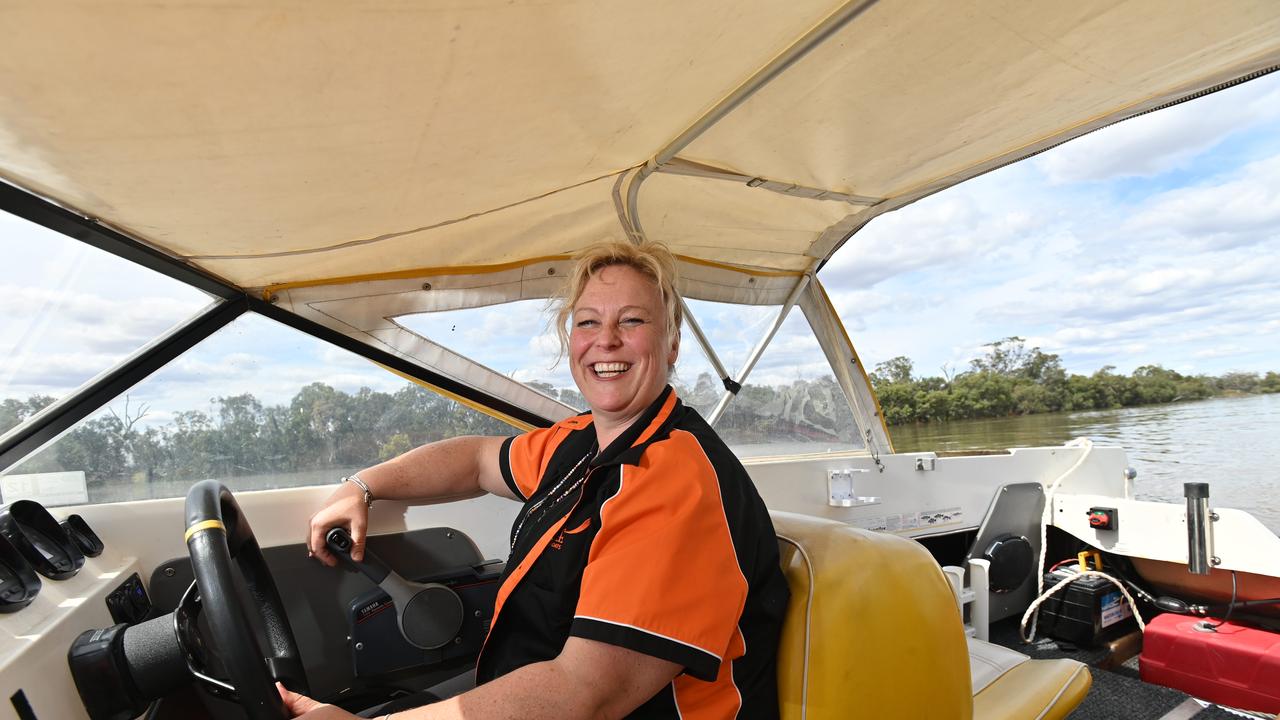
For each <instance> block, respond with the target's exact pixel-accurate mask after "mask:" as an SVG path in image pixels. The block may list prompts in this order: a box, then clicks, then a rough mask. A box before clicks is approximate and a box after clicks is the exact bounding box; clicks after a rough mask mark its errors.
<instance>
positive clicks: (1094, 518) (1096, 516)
mask: <svg viewBox="0 0 1280 720" xmlns="http://www.w3.org/2000/svg"><path fill="white" fill-rule="evenodd" d="M1089 527H1091V528H1093V529H1094V530H1116V529H1119V527H1120V518H1119V512H1118V511H1117V510H1116V509H1115V508H1107V507H1092V508H1089Z"/></svg>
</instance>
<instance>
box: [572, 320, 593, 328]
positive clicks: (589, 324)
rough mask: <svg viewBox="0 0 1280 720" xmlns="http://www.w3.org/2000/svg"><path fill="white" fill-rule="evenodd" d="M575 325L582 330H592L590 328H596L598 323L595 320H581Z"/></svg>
mask: <svg viewBox="0 0 1280 720" xmlns="http://www.w3.org/2000/svg"><path fill="white" fill-rule="evenodd" d="M574 325H575V327H580V328H590V327H595V326H596V321H595V320H579V321H578V322H576V323H574Z"/></svg>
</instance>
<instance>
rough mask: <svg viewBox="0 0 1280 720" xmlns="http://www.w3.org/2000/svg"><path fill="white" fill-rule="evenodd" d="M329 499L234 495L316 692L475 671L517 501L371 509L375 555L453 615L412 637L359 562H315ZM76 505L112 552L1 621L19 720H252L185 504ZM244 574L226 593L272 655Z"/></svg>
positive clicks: (433, 611)
mask: <svg viewBox="0 0 1280 720" xmlns="http://www.w3.org/2000/svg"><path fill="white" fill-rule="evenodd" d="M331 491H332V487H327V486H322V487H311V488H295V489H288V490H272V491H260V492H245V493H238V494H236V496H235V497H236V500H237V501H238V503H239V505H240V507H241V509H242V510H243V516H244V518H245V519H246V520H247V522H248V524H249V525H250V526H251V527H252V530H253V531H254V534H255V535H256V540H257V544H259V545H260V546H261V558H262V560H263V561H264V562H265V565H266V567H267V568H268V570H269V574H270V577H271V578H273V579H274V584H275V586H276V588H277V589H278V594H279V600H280V602H281V603H282V605H283V612H284V614H285V616H286V617H287V623H288V627H289V628H290V629H291V631H292V636H293V639H294V641H295V642H296V650H297V657H298V658H299V659H300V661H301V666H302V673H303V675H304V677H305V682H306V687H308V688H309V690H310V692H311V694H312V695H313V696H315V697H317V698H318V699H322V700H325V701H327V702H334V703H336V704H341V705H343V706H345V707H348V708H349V709H361V708H364V707H369V706H372V705H375V704H377V703H378V702H381V701H385V700H388V699H391V698H393V697H396V696H399V695H403V694H406V693H409V692H415V691H418V690H421V689H423V688H426V687H429V686H431V685H434V684H436V683H438V682H441V681H444V680H446V679H449V678H451V677H454V676H457V675H460V674H463V673H466V672H469V671H470V669H471V668H472V667H474V661H475V657H476V655H477V654H478V652H479V649H480V646H481V644H482V643H483V640H484V637H485V635H486V633H487V630H488V623H489V620H490V618H489V614H490V613H491V612H492V607H493V596H494V594H495V593H496V590H497V584H498V577H499V575H500V573H501V569H502V562H501V561H500V560H495V559H494V558H497V557H503V556H505V553H503V552H501V550H503V549H505V548H504V546H503V545H504V543H505V538H504V537H503V536H502V531H501V530H500V529H499V528H502V527H503V526H504V525H505V526H506V527H507V528H509V527H510V525H509V521H508V520H504V519H502V518H503V516H506V515H514V511H515V509H516V508H515V505H514V504H513V503H508V502H505V501H502V500H500V499H497V498H476V499H473V500H468V501H464V502H461V503H450V504H448V505H435V506H413V507H410V506H405V505H401V504H398V503H391V502H384V503H379V504H378V506H377V507H375V509H374V511H373V513H372V515H371V518H370V524H371V527H370V538H369V543H368V554H369V556H371V557H376V558H378V559H379V560H381V561H382V562H383V563H384V564H385V566H386V567H387V568H388V569H390V570H391V571H392V572H391V573H390V574H391V575H393V576H397V577H400V578H401V579H403V580H405V581H407V582H408V583H409V584H410V586H411V587H413V588H419V589H421V588H427V589H429V590H430V592H429V593H427V594H424V595H423V597H424V598H427V597H429V598H430V602H426V603H423V605H424V609H425V610H426V611H427V613H426V614H425V616H426V617H428V619H430V618H431V617H436V618H439V617H444V618H445V620H444V621H443V622H437V623H435V624H434V625H432V627H431V628H430V630H429V631H427V632H417V633H416V634H415V630H414V625H413V622H414V621H413V619H412V618H411V617H401V615H400V614H398V613H397V612H396V605H397V603H394V602H393V601H392V598H391V595H393V594H394V593H391V594H390V595H389V594H388V592H387V590H386V583H383V585H382V586H380V585H379V584H377V583H375V582H374V580H372V579H371V578H370V577H369V576H368V575H366V574H365V573H362V572H360V571H358V570H357V569H356V568H355V567H354V566H351V565H349V564H342V565H340V566H339V567H337V568H330V567H326V566H324V565H322V564H320V563H319V562H317V561H315V560H314V559H311V558H309V557H308V553H307V549H306V546H305V545H304V544H303V542H302V540H303V538H304V536H305V529H306V523H307V519H308V517H309V516H310V514H311V513H312V512H314V510H315V508H316V507H318V505H319V504H320V503H321V502H322V500H323V499H324V497H325V496H327V495H328V494H329V492H331ZM74 510H75V511H76V513H77V514H78V515H80V516H81V521H82V522H83V524H84V525H85V526H86V527H89V528H92V529H93V530H94V531H95V533H96V535H97V537H98V538H99V539H100V540H101V545H102V548H101V552H100V553H99V554H98V555H97V556H95V557H88V556H85V557H83V559H82V560H81V561H80V563H81V564H80V566H79V567H78V569H77V570H76V571H74V572H71V573H68V574H65V576H63V577H62V579H58V580H54V579H51V578H49V577H45V576H41V577H40V578H39V581H40V588H39V592H38V593H37V594H36V595H34V597H32V598H30V600H29V602H28V603H27V604H26V605H25V607H21V608H20V609H17V610H16V611H14V612H7V613H4V614H0V638H2V640H3V641H2V642H0V692H2V693H3V699H7V701H8V703H9V704H10V705H11V706H12V708H13V712H14V713H16V717H18V718H22V720H30V719H32V718H37V719H44V720H48V719H49V718H59V719H63V718H94V717H137V716H141V715H144V714H145V715H146V716H147V717H149V718H179V717H181V718H200V717H210V718H223V717H226V718H241V717H244V713H243V711H242V710H241V708H240V706H239V705H238V704H237V700H238V699H239V698H238V694H237V693H236V692H235V691H234V690H230V691H228V688H227V687H226V686H229V685H232V683H230V682H228V681H229V678H230V677H231V675H232V673H230V672H229V671H230V668H228V667H226V666H225V665H224V664H223V662H222V660H221V658H223V657H225V656H226V655H227V654H228V653H229V652H231V650H232V649H233V648H231V647H230V646H231V645H232V643H231V642H230V641H229V640H228V639H227V633H226V632H223V631H220V630H217V629H215V628H214V625H213V616H214V613H213V612H212V608H211V607H210V605H211V604H212V603H215V602H217V599H216V597H215V596H214V595H215V594H214V593H201V592H200V591H199V590H192V588H193V583H192V580H193V577H194V575H195V568H193V564H192V558H191V556H190V554H189V553H188V550H187V547H186V543H185V542H184V532H185V528H184V521H183V519H184V503H183V499H182V498H173V499H166V500H153V501H143V502H135V503H124V504H115V505H104V506H84V507H80V508H74ZM66 514H68V515H69V514H70V513H66ZM53 515H55V516H58V515H63V513H62V512H60V510H59V509H54V510H53ZM480 518H484V519H485V520H486V522H483V523H481V522H477V520H479V519H480ZM495 518H497V519H498V520H499V521H497V522H495ZM461 527H467V528H479V529H480V531H479V533H478V536H476V535H469V534H467V533H465V532H463V531H462V530H460V529H459V528H461ZM46 554H47V553H46ZM6 565H7V564H6ZM234 578H235V579H234V581H233V582H232V583H231V585H233V587H231V588H228V589H227V593H226V594H227V596H228V597H229V598H231V600H232V601H233V604H239V605H240V606H241V607H243V608H247V609H249V611H247V612H245V613H244V616H245V617H247V618H248V621H249V625H251V626H253V630H254V632H255V633H256V634H257V636H258V640H259V644H260V646H261V647H263V648H267V647H269V645H270V642H271V639H272V638H271V633H272V632H273V630H272V629H271V628H270V627H269V622H267V623H264V622H263V621H262V620H261V619H260V618H259V613H257V612H253V611H252V610H253V609H254V608H255V607H256V605H257V604H258V602H259V599H258V594H257V592H256V591H255V589H254V588H252V587H250V585H252V580H250V581H248V582H246V581H245V579H244V578H245V575H242V574H240V573H236V574H235V575H234ZM3 590H4V588H0V591H3ZM201 596H202V597H201ZM201 604H203V606H204V607H203V609H204V610H205V612H201V609H202V608H201ZM399 605H401V606H404V605H412V604H410V603H404V602H401V603H399ZM267 615H269V613H267ZM73 648H74V650H73ZM266 654H268V655H269V654H271V652H270V651H269V650H268V651H266ZM268 662H269V663H270V661H268ZM73 667H75V671H73ZM193 678H196V679H195V680H193ZM86 703H87V704H88V705H89V706H91V707H92V708H93V710H92V711H90V710H89V709H87V708H86Z"/></svg>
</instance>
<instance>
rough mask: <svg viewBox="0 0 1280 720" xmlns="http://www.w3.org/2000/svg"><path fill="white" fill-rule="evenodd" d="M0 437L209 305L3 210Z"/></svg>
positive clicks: (165, 280)
mask: <svg viewBox="0 0 1280 720" xmlns="http://www.w3.org/2000/svg"><path fill="white" fill-rule="evenodd" d="M0 257H3V258H4V264H3V267H0V434H3V433H4V432H6V431H8V430H10V429H12V428H14V427H16V426H17V425H19V424H21V423H22V421H24V420H25V419H26V418H28V417H30V416H31V415H32V414H34V413H35V412H37V411H39V410H40V409H41V408H43V407H45V406H46V405H49V404H50V403H52V402H54V401H55V400H58V399H60V398H62V397H64V396H66V395H67V394H69V393H70V392H71V391H72V390H74V389H75V388H77V387H79V386H80V385H82V384H84V383H85V382H86V381H88V380H90V379H91V378H93V377H94V376H96V375H98V374H99V373H102V372H103V371H105V370H108V369H110V368H111V367H113V366H115V365H116V364H117V363H119V362H120V361H121V360H123V359H124V358H126V357H128V356H129V355H131V354H132V353H134V352H135V351H137V350H138V349H139V348H141V347H143V346H144V345H146V344H147V343H148V342H150V341H151V340H153V339H155V338H157V337H159V336H161V335H163V334H164V333H165V332H167V331H168V330H170V329H171V328H173V327H174V326H175V325H177V324H178V323H180V322H182V321H183V320H185V319H187V318H190V317H192V316H193V315H195V314H196V313H198V312H199V311H200V309H201V308H203V307H205V306H207V305H208V304H209V302H210V297H209V296H208V295H206V294H204V293H203V292H200V291H199V290H196V289H195V288H192V287H190V286H188V285H184V284H183V283H180V282H178V281H177V280H174V279H172V278H169V277H166V276H164V275H161V274H160V273H157V272H155V271H152V270H148V269H146V268H144V267H141V266H139V265H135V264H133V263H131V262H128V261H126V260H122V259H120V258H118V257H115V256H114V255H111V254H109V253H106V252H103V251H101V250H98V249H97V248H94V247H91V246H89V245H87V244H85V243H82V242H78V241H76V240H72V239H71V238H68V237H66V236H64V235H62V234H60V233H57V232H54V231H52V230H49V229H46V228H44V227H41V226H39V225H36V224H34V223H31V222H28V221H26V220H23V219H21V218H18V217H15V216H13V215H10V214H8V213H5V212H0Z"/></svg>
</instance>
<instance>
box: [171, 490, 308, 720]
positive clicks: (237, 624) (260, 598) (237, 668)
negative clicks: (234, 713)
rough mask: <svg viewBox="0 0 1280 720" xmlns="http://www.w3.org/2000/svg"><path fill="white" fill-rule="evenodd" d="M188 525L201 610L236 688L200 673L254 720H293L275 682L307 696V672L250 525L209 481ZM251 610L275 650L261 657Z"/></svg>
mask: <svg viewBox="0 0 1280 720" xmlns="http://www.w3.org/2000/svg"><path fill="white" fill-rule="evenodd" d="M186 527H187V532H186V541H187V551H188V552H189V553H190V555H191V567H192V570H193V571H194V572H195V585H196V587H197V588H198V589H199V596H200V603H201V605H202V610H201V612H203V613H204V615H205V617H206V619H207V622H208V627H209V630H210V633H211V634H212V635H213V636H214V637H216V638H217V645H218V650H219V653H218V655H219V657H220V659H221V660H222V664H223V665H224V666H225V668H226V671H227V674H228V675H230V679H231V685H230V686H227V685H226V684H225V683H219V682H218V681H215V680H213V679H212V678H208V677H203V676H202V675H200V674H197V676H198V677H200V679H201V680H203V681H205V682H206V683H207V684H209V685H210V688H211V689H213V690H215V692H219V693H220V694H221V693H225V691H228V690H230V691H232V692H233V693H234V695H235V697H236V699H237V700H238V702H239V703H240V705H241V706H243V707H244V710H245V713H246V714H247V716H248V717H249V718H250V720H281V718H288V717H290V715H289V712H288V710H287V709H286V708H285V706H284V702H283V701H282V700H281V699H280V694H279V693H278V692H276V688H275V682H276V681H277V680H279V681H280V682H282V683H284V684H285V686H286V687H288V688H289V689H291V690H294V691H296V692H301V693H304V694H305V693H307V692H308V689H307V682H306V674H305V671H304V670H303V667H302V661H301V660H300V658H299V655H298V644H297V642H296V641H295V640H294V637H293V630H292V628H290V627H289V620H288V618H287V617H286V616H285V611H284V603H283V602H281V600H280V592H279V591H278V590H277V589H276V584H275V581H274V580H272V578H271V571H270V570H269V569H268V568H267V564H266V561H265V560H264V559H263V557H262V550H261V548H259V547H258V541H257V540H256V539H254V537H253V530H252V529H251V528H250V527H249V521H248V520H247V519H246V518H245V516H244V513H243V512H241V510H240V506H239V504H237V503H236V500H235V498H234V497H233V496H232V495H231V491H230V490H228V489H227V488H226V487H225V486H224V485H222V483H219V482H218V481H216V480H204V481H202V482H199V483H197V484H195V485H194V486H192V488H191V490H190V491H188V492H187V505H186ZM232 560H234V561H235V565H237V566H239V568H240V572H241V574H242V575H243V576H244V580H245V585H246V586H247V587H248V590H249V595H250V596H251V597H252V599H253V606H254V607H253V608H252V609H250V608H247V607H246V603H245V602H244V600H243V599H242V597H241V594H240V593H239V592H237V590H236V584H235V581H234V570H233V566H232ZM188 594H190V593H188ZM185 604H186V601H185V600H184V605H185ZM250 612H253V613H256V614H257V615H258V617H259V618H260V619H261V621H262V622H261V626H262V627H263V628H265V629H266V635H267V642H268V644H269V645H270V652H269V653H265V654H264V653H263V652H262V648H261V647H260V646H259V644H258V640H257V638H256V637H255V636H254V632H253V630H252V627H253V626H252V625H250V623H249V622H248V620H249V613H250ZM179 624H181V620H180V621H179ZM193 669H194V668H193Z"/></svg>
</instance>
